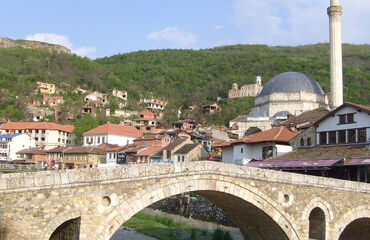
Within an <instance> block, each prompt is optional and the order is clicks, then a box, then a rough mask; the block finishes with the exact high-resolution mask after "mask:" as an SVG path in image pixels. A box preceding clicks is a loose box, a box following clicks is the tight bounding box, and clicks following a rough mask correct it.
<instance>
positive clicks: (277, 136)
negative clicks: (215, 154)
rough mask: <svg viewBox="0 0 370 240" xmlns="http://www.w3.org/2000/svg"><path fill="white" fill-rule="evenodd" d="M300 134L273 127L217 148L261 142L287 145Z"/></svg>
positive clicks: (284, 128)
mask: <svg viewBox="0 0 370 240" xmlns="http://www.w3.org/2000/svg"><path fill="white" fill-rule="evenodd" d="M299 133H300V132H297V131H291V130H289V129H288V128H286V127H275V128H272V129H269V130H266V131H263V132H259V133H255V134H252V135H249V136H247V137H245V138H241V139H237V140H233V141H229V142H225V143H223V144H220V145H219V147H228V146H231V145H233V144H237V143H261V142H280V143H288V142H289V141H290V140H291V139H292V138H293V137H295V136H297V135H298V134H299Z"/></svg>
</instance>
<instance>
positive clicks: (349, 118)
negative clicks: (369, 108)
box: [338, 113, 355, 124]
mask: <svg viewBox="0 0 370 240" xmlns="http://www.w3.org/2000/svg"><path fill="white" fill-rule="evenodd" d="M338 116H339V124H349V123H354V122H355V121H354V113H348V114H342V115H338Z"/></svg>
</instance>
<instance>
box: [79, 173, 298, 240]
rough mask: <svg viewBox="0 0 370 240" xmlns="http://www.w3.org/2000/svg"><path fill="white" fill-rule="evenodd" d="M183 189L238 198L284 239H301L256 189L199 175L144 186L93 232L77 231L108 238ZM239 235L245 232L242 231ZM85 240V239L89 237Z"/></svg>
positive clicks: (292, 222)
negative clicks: (136, 215) (124, 225)
mask: <svg viewBox="0 0 370 240" xmlns="http://www.w3.org/2000/svg"><path fill="white" fill-rule="evenodd" d="M184 192H196V193H198V194H200V195H202V196H204V195H205V197H206V198H208V197H209V196H211V195H212V193H214V194H215V193H216V194H217V193H219V194H223V196H226V195H228V196H232V197H233V198H234V199H235V198H238V199H240V200H242V201H243V202H246V203H249V204H250V205H253V206H254V207H255V208H256V209H258V210H260V211H261V212H262V213H263V214H266V215H267V217H268V218H269V219H271V220H272V222H274V223H276V225H277V226H278V227H280V231H281V232H282V233H283V234H284V235H285V238H284V239H290V240H298V239H303V238H302V237H301V236H300V235H299V233H298V231H297V229H298V228H297V225H296V223H295V219H294V218H293V217H291V216H290V215H289V214H287V213H286V212H285V211H284V210H283V208H282V207H281V206H280V205H279V204H277V203H276V202H275V201H273V200H272V199H270V198H269V197H267V196H266V195H265V194H263V193H262V192H261V191H259V190H258V189H257V188H255V187H253V186H252V185H249V184H245V183H242V184H236V183H234V182H231V181H227V180H226V179H223V180H222V181H220V180H217V179H215V178H212V177H210V178H207V179H205V178H202V176H201V177H200V178H199V176H198V177H194V176H187V177H180V178H176V179H173V180H172V181H171V182H169V183H168V184H167V185H165V186H157V187H153V186H148V187H147V188H145V189H143V190H142V191H140V192H138V193H137V194H136V195H135V196H132V197H130V198H128V199H125V200H124V201H122V202H121V203H120V204H119V205H118V206H116V207H115V208H114V209H113V210H112V211H111V212H110V213H109V214H108V217H106V218H105V219H104V220H103V221H101V223H100V224H99V225H98V226H96V232H94V233H91V232H89V230H87V229H86V230H85V231H84V230H83V229H82V230H81V231H82V232H84V233H85V234H87V235H88V234H92V235H91V236H94V237H95V238H96V237H97V239H100V240H108V239H110V237H111V236H112V235H113V234H114V233H115V232H116V231H117V229H118V228H119V227H120V226H121V225H122V224H123V223H124V222H125V221H127V220H129V219H130V218H131V217H132V216H133V215H135V214H136V213H137V212H139V211H141V210H142V209H144V208H145V207H147V206H149V205H151V204H152V203H155V202H157V201H159V200H162V199H165V198H167V197H170V196H174V195H177V194H181V193H184ZM211 201H212V199H211ZM216 204H217V203H216ZM221 208H222V207H221ZM231 217H232V216H231ZM243 234H246V233H245V232H243ZM86 239H89V237H87V238H86Z"/></svg>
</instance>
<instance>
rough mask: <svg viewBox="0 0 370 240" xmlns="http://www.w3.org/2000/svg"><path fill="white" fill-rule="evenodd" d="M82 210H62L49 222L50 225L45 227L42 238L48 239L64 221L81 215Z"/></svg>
mask: <svg viewBox="0 0 370 240" xmlns="http://www.w3.org/2000/svg"><path fill="white" fill-rule="evenodd" d="M81 215H82V214H81V211H79V210H71V211H66V212H61V213H60V214H58V215H57V216H56V217H55V218H54V219H53V220H52V221H50V222H49V223H48V225H47V226H46V227H45V229H46V230H45V231H44V233H43V234H42V237H41V239H45V240H48V239H50V237H51V236H52V234H53V233H54V231H55V230H56V229H57V228H58V227H59V226H61V225H62V224H63V223H66V222H68V221H69V220H72V219H76V218H79V217H81Z"/></svg>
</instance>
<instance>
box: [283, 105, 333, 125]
mask: <svg viewBox="0 0 370 240" xmlns="http://www.w3.org/2000/svg"><path fill="white" fill-rule="evenodd" d="M328 113H329V110H327V109H325V108H323V107H320V108H316V109H314V110H311V111H308V112H304V113H302V114H300V115H298V116H294V117H291V118H289V119H288V120H286V121H284V122H282V123H279V124H278V125H276V126H287V127H289V126H290V125H293V126H295V127H297V128H309V127H310V126H312V125H313V124H314V123H315V122H316V121H317V120H319V119H321V118H322V117H324V116H326V115H327V114H328Z"/></svg>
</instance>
